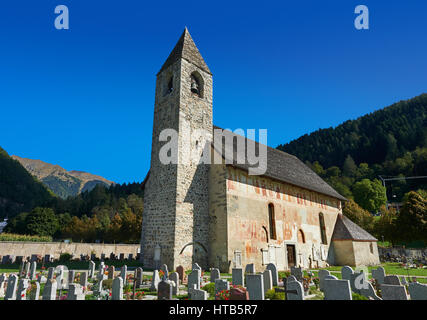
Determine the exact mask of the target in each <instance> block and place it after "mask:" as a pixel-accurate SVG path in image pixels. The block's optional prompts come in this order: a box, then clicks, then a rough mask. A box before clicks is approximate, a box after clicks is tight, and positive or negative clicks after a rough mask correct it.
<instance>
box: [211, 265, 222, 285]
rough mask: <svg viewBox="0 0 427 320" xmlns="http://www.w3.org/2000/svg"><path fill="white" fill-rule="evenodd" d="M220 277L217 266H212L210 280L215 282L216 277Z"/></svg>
mask: <svg viewBox="0 0 427 320" xmlns="http://www.w3.org/2000/svg"><path fill="white" fill-rule="evenodd" d="M220 278H221V274H220V272H219V269H217V268H212V269H211V277H210V281H211V282H213V283H215V280H216V279H220Z"/></svg>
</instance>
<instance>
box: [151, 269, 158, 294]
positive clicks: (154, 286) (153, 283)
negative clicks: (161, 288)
mask: <svg viewBox="0 0 427 320" xmlns="http://www.w3.org/2000/svg"><path fill="white" fill-rule="evenodd" d="M159 282H160V277H159V270H154V271H153V279H152V280H151V286H150V290H151V291H154V290H157V287H158V285H159Z"/></svg>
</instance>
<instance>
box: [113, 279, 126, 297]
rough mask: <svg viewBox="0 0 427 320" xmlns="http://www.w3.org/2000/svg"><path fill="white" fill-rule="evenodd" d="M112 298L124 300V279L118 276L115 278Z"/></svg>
mask: <svg viewBox="0 0 427 320" xmlns="http://www.w3.org/2000/svg"><path fill="white" fill-rule="evenodd" d="M111 300H123V279H122V277H117V278H115V279H114V280H113V289H112V293H111Z"/></svg>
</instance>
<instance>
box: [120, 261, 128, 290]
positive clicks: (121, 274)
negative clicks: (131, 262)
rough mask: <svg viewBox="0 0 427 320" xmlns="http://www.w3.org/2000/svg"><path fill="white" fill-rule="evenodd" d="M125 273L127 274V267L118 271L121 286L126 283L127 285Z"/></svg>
mask: <svg viewBox="0 0 427 320" xmlns="http://www.w3.org/2000/svg"><path fill="white" fill-rule="evenodd" d="M127 272H128V266H127V265H124V266H123V267H122V268H121V269H120V277H121V278H122V279H123V285H126V283H127V278H126V275H127Z"/></svg>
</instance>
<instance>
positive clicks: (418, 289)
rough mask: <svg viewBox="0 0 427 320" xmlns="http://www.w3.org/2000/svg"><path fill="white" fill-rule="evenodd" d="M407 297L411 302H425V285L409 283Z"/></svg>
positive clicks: (426, 294)
mask: <svg viewBox="0 0 427 320" xmlns="http://www.w3.org/2000/svg"><path fill="white" fill-rule="evenodd" d="M409 295H410V296H411V300H427V285H426V284H421V283H418V282H411V283H410V284H409Z"/></svg>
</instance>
